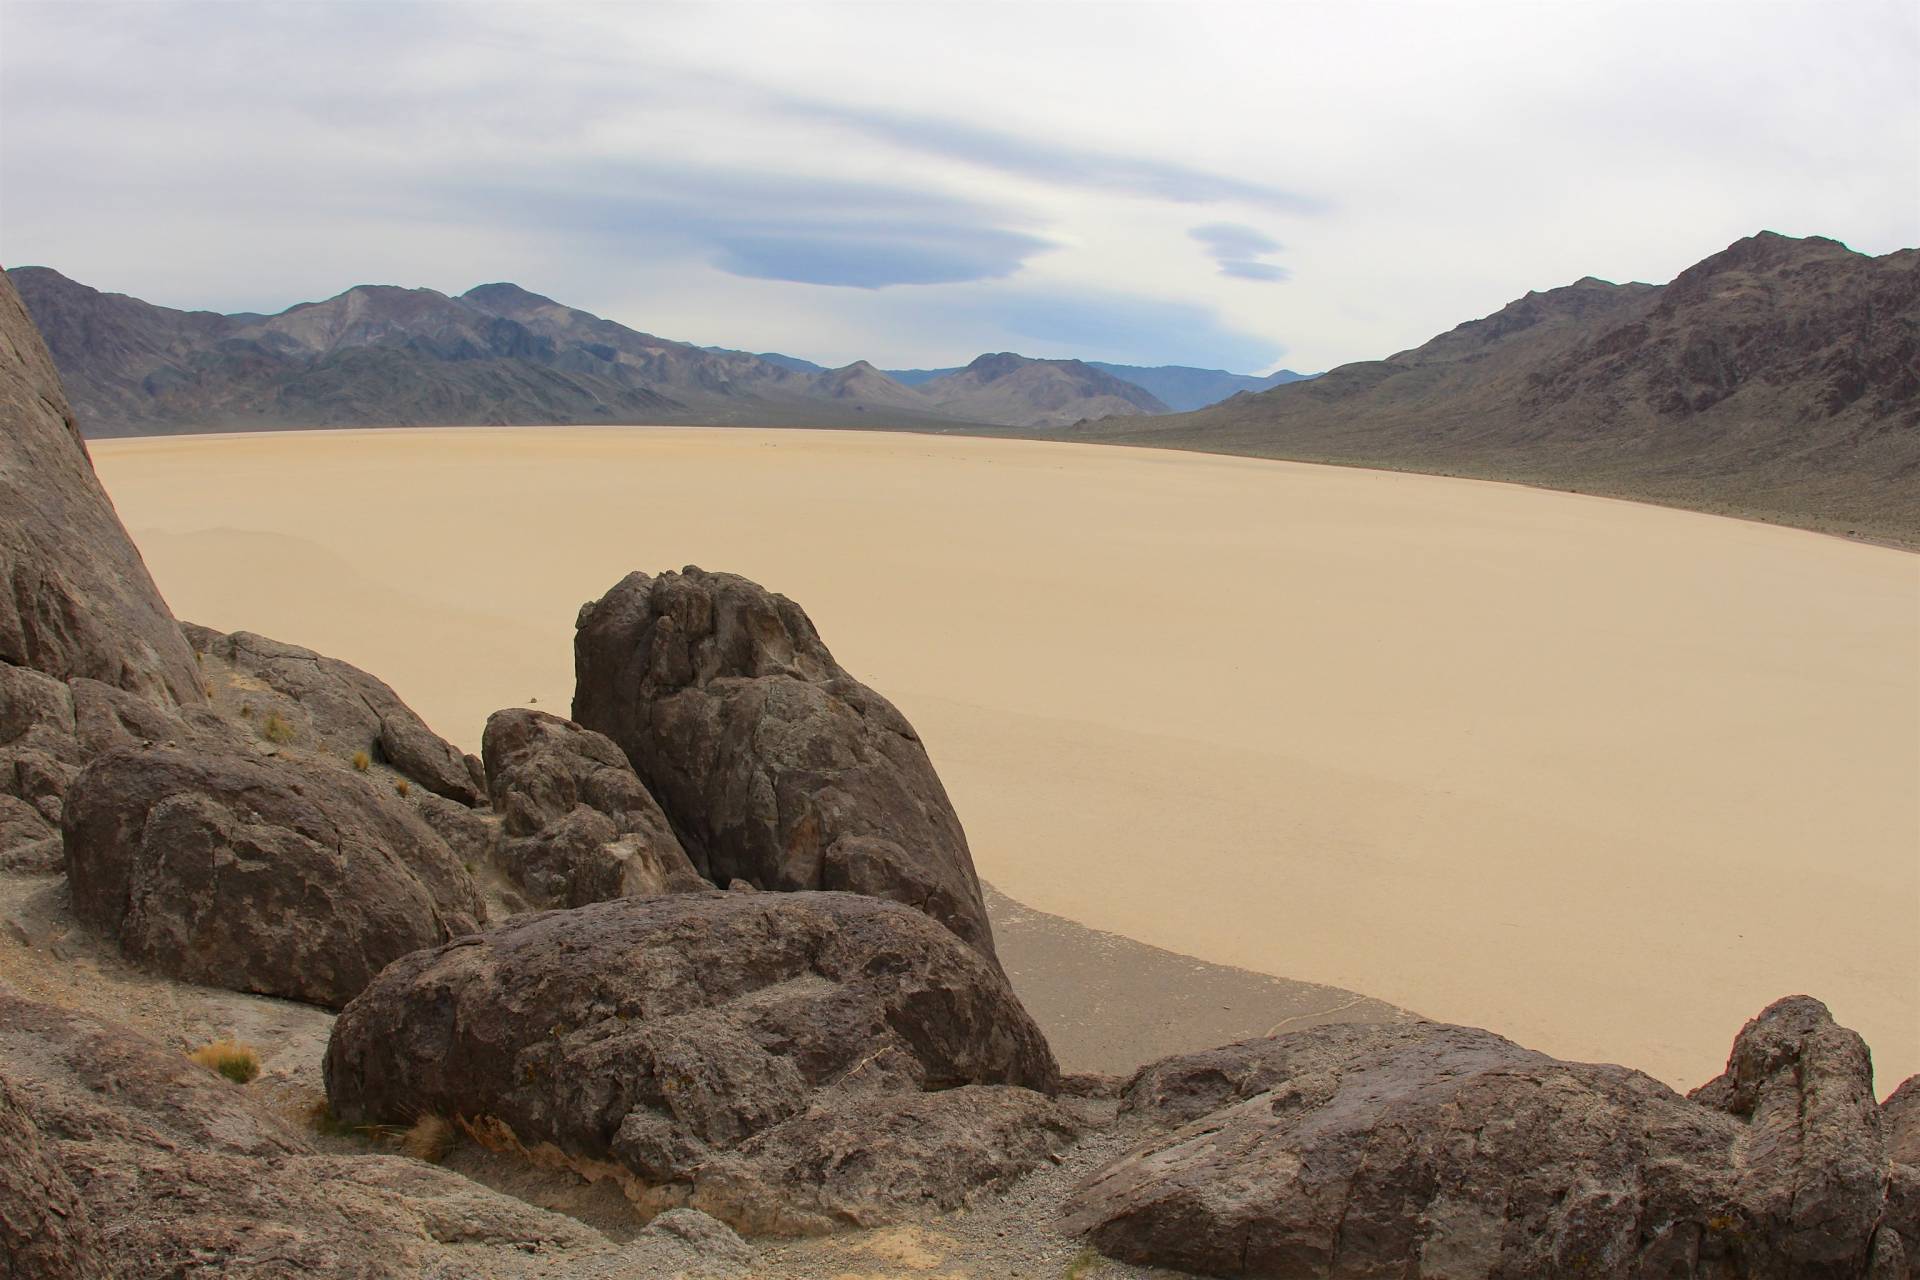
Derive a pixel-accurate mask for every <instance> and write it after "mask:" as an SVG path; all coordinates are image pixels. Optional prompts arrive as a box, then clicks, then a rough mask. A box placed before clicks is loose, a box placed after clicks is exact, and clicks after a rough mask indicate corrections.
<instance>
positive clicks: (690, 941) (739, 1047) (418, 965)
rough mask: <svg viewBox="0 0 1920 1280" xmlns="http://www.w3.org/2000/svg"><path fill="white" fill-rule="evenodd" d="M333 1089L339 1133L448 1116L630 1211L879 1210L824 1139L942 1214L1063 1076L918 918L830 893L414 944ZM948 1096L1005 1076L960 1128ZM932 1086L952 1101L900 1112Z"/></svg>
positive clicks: (762, 1220) (1032, 1155) (998, 1171)
mask: <svg viewBox="0 0 1920 1280" xmlns="http://www.w3.org/2000/svg"><path fill="white" fill-rule="evenodd" d="M326 1080H327V1094H328V1097H329V1099H330V1100H331V1101H332V1105H333V1108H334V1111H335V1113H336V1114H338V1115H339V1116H340V1117H341V1118H342V1119H343V1120H346V1121H348V1122H349V1123H355V1124H368V1123H373V1124H382V1123H394V1122H399V1121H404V1120H407V1119H410V1118H411V1117H413V1116H416V1115H419V1114H422V1113H425V1112H433V1113H438V1114H442V1115H449V1116H460V1117H465V1118H467V1119H469V1120H470V1121H473V1122H475V1123H483V1124H485V1125H486V1126H489V1127H491V1129H492V1130H493V1131H494V1132H495V1133H496V1135H497V1136H498V1137H499V1139H500V1140H501V1141H502V1142H505V1143H508V1144H511V1145H517V1146H520V1147H524V1148H526V1149H528V1150H530V1151H533V1152H535V1153H536V1154H540V1155H543V1156H544V1157H548V1158H558V1159H561V1160H564V1161H566V1162H568V1163H570V1164H572V1166H573V1167H575V1168H577V1169H579V1170H581V1171H583V1172H585V1173H588V1174H589V1175H590V1176H595V1177H601V1176H607V1175H608V1173H609V1172H611V1173H612V1174H613V1175H614V1176H617V1177H618V1178H619V1179H620V1180H621V1182H622V1184H623V1185H624V1186H625V1188H626V1190H627V1192H628V1194H629V1195H630V1196H632V1197H633V1198H634V1199H635V1200H636V1201H638V1202H640V1203H642V1204H643V1205H651V1206H652V1207H655V1208H660V1207H667V1206H671V1205H674V1204H681V1203H687V1202H689V1201H691V1202H693V1203H694V1204H695V1205H696V1206H697V1207H699V1208H702V1209H705V1210H706V1211H707V1212H709V1213H712V1214H714V1215H715V1216H718V1217H722V1218H725V1219H727V1220H729V1221H731V1222H734V1223H736V1224H738V1225H743V1226H746V1227H748V1228H749V1229H755V1230H808V1229H813V1228H815V1227H818V1226H820V1225H823V1224H826V1223H831V1222H835V1221H855V1220H865V1221H872V1220H873V1219H874V1218H875V1217H876V1216H880V1215H883V1214H884V1213H885V1212H886V1208H887V1206H886V1204H883V1203H881V1202H882V1201H884V1199H885V1197H884V1196H882V1195H880V1194H879V1193H877V1192H874V1191H873V1190H871V1189H870V1188H869V1187H867V1186H866V1185H864V1183H863V1181H862V1180H861V1179H855V1178H851V1177H849V1178H848V1179H847V1180H846V1181H845V1183H844V1185H845V1187H846V1188H847V1190H846V1192H845V1196H844V1198H835V1193H834V1192H833V1190H832V1188H830V1187H829V1188H826V1189H824V1190H823V1189H822V1184H821V1183H820V1181H819V1180H820V1179H821V1178H823V1177H827V1176H829V1175H828V1173H827V1172H825V1171H826V1170H829V1169H831V1168H832V1167H833V1166H834V1165H835V1164H836V1163H837V1161H836V1158H835V1157H834V1156H833V1154H832V1153H833V1152H835V1151H845V1150H847V1149H849V1148H851V1149H859V1150H867V1151H872V1152H878V1153H881V1154H880V1155H879V1157H878V1158H879V1160H880V1162H881V1164H882V1165H883V1166H884V1167H885V1168H886V1169H887V1171H888V1172H887V1174H886V1177H885V1178H884V1179H883V1180H884V1181H887V1182H890V1183H897V1185H898V1187H899V1191H898V1193H897V1197H896V1199H895V1201H893V1202H892V1203H893V1204H894V1206H895V1207H898V1206H899V1201H900V1200H901V1199H910V1200H912V1201H913V1202H914V1204H915V1205H916V1206H917V1205H920V1204H922V1203H924V1202H927V1201H931V1202H935V1203H958V1202H961V1201H963V1200H964V1199H965V1198H966V1196H967V1195H968V1194H969V1193H970V1192H972V1191H974V1190H977V1189H978V1187H979V1186H980V1185H982V1184H983V1183H995V1182H999V1181H1002V1180H1004V1179H1005V1178H1007V1177H1009V1176H1011V1171H1017V1170H1020V1169H1024V1168H1027V1167H1031V1164H1032V1163H1033V1162H1034V1161H1035V1160H1037V1159H1040V1158H1043V1154H1042V1153H1043V1151H1044V1148H1045V1147H1046V1146H1047V1139H1046V1137H1045V1136H1044V1135H1047V1134H1048V1133H1049V1128H1048V1126H1049V1125H1050V1124H1052V1125H1055V1126H1056V1127H1059V1126H1064V1125H1065V1124H1066V1123H1067V1122H1066V1121H1064V1120H1054V1119H1045V1118H1043V1117H1051V1116H1052V1114H1053V1113H1052V1111H1051V1106H1052V1104H1051V1103H1049V1102H1048V1100H1047V1099H1045V1098H1043V1097H1040V1096H1039V1094H1040V1093H1045V1092H1050V1091H1052V1090H1053V1089H1054V1088H1056V1087H1057V1085H1058V1081H1059V1073H1058V1070H1057V1068H1056V1066H1055V1064H1054V1060H1053V1056H1052V1054H1051V1053H1050V1052H1049V1051H1048V1049H1047V1045H1046V1041H1045V1039H1044V1038H1043V1037H1042V1036H1041V1033H1040V1031H1039V1029H1038V1028H1037V1027H1035V1025H1034V1024H1033V1022H1032V1020H1031V1019H1030V1018H1029V1017H1028V1016H1027V1014H1026V1011H1025V1010H1024V1009H1022V1008H1021V1007H1020V1003H1019V1001H1018V999H1016V998H1015V996H1014V995H1013V992H1012V991H1011V990H1010V989H1009V988H1008V986H1007V983H1006V979H1005V978H1004V977H1003V976H1002V975H1001V974H1000V972H999V970H998V968H997V967H996V966H994V965H993V964H991V963H990V962H989V961H988V960H986V959H985V958H984V957H982V956H981V955H979V954H978V953H977V952H975V951H974V950H972V949H971V948H969V947H967V946H965V945H964V944H962V943H961V942H959V941H958V940H956V939H955V938H954V936H953V935H952V934H951V933H949V932H948V931H947V930H945V929H943V928H941V927H940V926H938V925H936V924H934V923H933V922H932V921H930V920H928V919H927V918H926V917H925V916H923V915H921V914H920V913H918V912H915V911H912V910H909V909H907V908H905V907H902V906H900V905H898V904H895V903H890V902H884V901H881V900H878V899H875V898H868V897H862V896H857V895H852V894H842V893H792V894H773V893H744V892H733V893H727V892H720V891H709V892H706V893H687V894H676V895H672V896H668V897H658V898H624V899H619V900H615V901H610V902H601V903H595V904H593V905H590V906H585V907H578V908H575V909H573V910H569V911H550V912H544V913H541V914H538V915H530V916H520V917H516V918H514V919H512V920H509V921H507V922H506V923H505V924H503V925H500V926H498V927H497V928H494V929H492V930H490V931H488V932H487V933H484V934H481V935H479V936H476V937H472V938H463V939H460V940H459V941H457V942H454V943H451V944H449V945H446V946H442V947H439V948H437V949H435V950H432V951H423V952H419V953H417V954H415V955H411V956H407V957H405V958H403V959H401V960H399V961H397V962H396V963H394V964H393V965H392V966H391V967H389V968H388V969H387V970H386V972H384V973H382V974H381V975H380V977H379V978H378V979H376V980H375V981H374V983H373V984H372V985H371V986H369V987H368V988H367V990H366V991H365V992H363V993H362V994H361V995H360V996H359V997H358V998H357V999H355V1000H354V1001H353V1002H352V1003H351V1004H349V1005H348V1006H347V1007H346V1009H344V1010H343V1011H342V1012H341V1015H340V1018H339V1020H338V1021H337V1022H336V1023H335V1025H334V1030H333V1037H332V1040H331V1043H330V1044H329V1045H328V1049H327V1057H326ZM966 1085H999V1086H1015V1088H1014V1089H1012V1090H995V1091H989V1093H988V1094H987V1095H986V1096H985V1097H984V1098H983V1100H982V1101H980V1103H979V1104H978V1107H977V1108H974V1110H975V1111H976V1112H977V1114H976V1115H974V1116H973V1117H972V1118H971V1119H970V1118H969V1116H968V1105H967V1099H968V1095H966V1094H963V1093H962V1092H961V1091H960V1086H966ZM1029 1091H1037V1092H1034V1093H1032V1095H1031V1097H1027V1096H1026V1095H1027V1094H1028V1092H1029ZM935 1092H943V1096H944V1094H951V1095H952V1097H951V1098H950V1099H948V1100H947V1105H950V1106H951V1107H952V1108H953V1109H952V1110H949V1111H946V1112H945V1113H944V1114H935V1112H938V1111H939V1110H940V1107H939V1106H938V1105H929V1104H926V1103H925V1102H924V1100H921V1101H918V1102H916V1101H915V1100H916V1099H921V1095H923V1094H930V1093H935ZM1006 1092H1011V1093H1014V1094H1016V1095H1021V1097H1022V1101H1020V1102H1017V1103H1009V1102H1007V1101H1006V1100H1005V1099H1004V1098H1003V1097H1002V1094H1004V1093H1006ZM902 1108H905V1110H904V1111H903V1110H902ZM915 1108H922V1109H923V1110H925V1111H926V1112H927V1117H928V1122H927V1124H926V1125H925V1127H924V1128H922V1129H921V1131H920V1132H921V1138H922V1141H920V1142H919V1143H917V1144H916V1143H912V1142H904V1141H900V1140H898V1139H893V1140H889V1141H888V1142H885V1143H881V1142H866V1141H864V1140H863V1141H861V1142H849V1140H848V1139H849V1136H850V1135H852V1134H855V1133H859V1134H865V1135H877V1134H879V1133H881V1132H883V1131H884V1130H885V1129H886V1128H887V1126H888V1125H889V1124H890V1123H891V1124H895V1125H896V1126H897V1127H898V1128H899V1129H900V1130H901V1131H903V1132H904V1131H910V1130H912V1129H914V1127H915V1124H916V1121H915V1119H914V1112H915ZM989 1112H991V1113H993V1114H1001V1115H1004V1114H1020V1115H1022V1116H1024V1117H1025V1120H1023V1122H1022V1124H1021V1125H1014V1126H1010V1125H1005V1124H998V1125H996V1124H995V1123H994V1122H992V1121H991V1120H990V1119H988V1118H983V1117H986V1116H987V1115H988V1113H989ZM889 1116H892V1117H895V1119H894V1120H892V1121H889V1120H888V1119H886V1117H889ZM834 1117H840V1118H838V1119H836V1118H834ZM1027 1121H1036V1122H1037V1127H1033V1126H1029V1125H1028V1124H1027V1123H1026V1122H1027ZM1030 1128H1031V1131H1030V1132H1029V1129H1030ZM1035 1134H1039V1135H1042V1136H1041V1138H1040V1139H1039V1140H1036V1138H1035ZM987 1148H992V1150H991V1151H989V1150H987ZM852 1167H853V1166H849V1170H850V1171H851V1169H852ZM930 1184H932V1185H937V1186H938V1187H939V1188H940V1189H939V1190H938V1191H932V1190H928V1187H929V1185H930ZM744 1187H751V1188H754V1189H755V1191H754V1193H753V1194H752V1195H750V1196H747V1197H745V1201H746V1202H743V1200H742V1199H741V1198H740V1197H738V1196H736V1195H735V1194H733V1193H732V1191H731V1190H730V1189H738V1188H744ZM790 1188H791V1189H793V1191H794V1198H793V1201H792V1203H790V1204H789V1203H785V1202H784V1201H783V1195H784V1193H785V1192H786V1191H787V1190H788V1189H790ZM768 1197H771V1198H768Z"/></svg>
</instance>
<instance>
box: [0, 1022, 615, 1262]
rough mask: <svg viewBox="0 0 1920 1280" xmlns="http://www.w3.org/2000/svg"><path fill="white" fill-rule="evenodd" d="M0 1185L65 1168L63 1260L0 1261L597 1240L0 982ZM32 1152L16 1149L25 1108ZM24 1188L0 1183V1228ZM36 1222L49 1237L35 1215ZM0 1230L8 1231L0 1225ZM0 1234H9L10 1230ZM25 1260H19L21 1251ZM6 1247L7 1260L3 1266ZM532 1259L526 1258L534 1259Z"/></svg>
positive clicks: (349, 1253) (346, 1257)
mask: <svg viewBox="0 0 1920 1280" xmlns="http://www.w3.org/2000/svg"><path fill="white" fill-rule="evenodd" d="M0 1070H4V1072H5V1073H6V1075H7V1076H8V1077H9V1083H10V1085H11V1088H10V1089H9V1088H7V1087H6V1086H5V1085H0V1152H4V1155H3V1156H0V1191H5V1192H11V1190H12V1188H13V1186H14V1185H15V1184H16V1183H18V1182H21V1181H22V1180H23V1179H26V1178H32V1179H34V1184H35V1185H36V1186H44V1187H51V1188H53V1189H54V1194H55V1195H56V1197H58V1196H60V1195H61V1191H60V1188H61V1184H63V1183H64V1185H65V1190H66V1191H67V1192H70V1193H71V1197H72V1198H71V1199H61V1200H60V1205H61V1209H60V1213H61V1218H60V1220H61V1222H63V1223H65V1224H66V1226H67V1228H68V1230H69V1233H70V1238H69V1240H68V1241H67V1242H66V1244H67V1245H68V1246H77V1247H82V1248H84V1245H85V1241H84V1239H83V1237H84V1236H85V1235H86V1234H87V1233H89V1232H90V1234H91V1237H92V1240H93V1244H92V1249H93V1251H94V1254H96V1255H97V1256H98V1258H99V1259H101V1260H104V1261H106V1263H107V1265H105V1266H101V1265H92V1266H83V1265H80V1263H81V1262H83V1261H84V1260H85V1259H86V1258H88V1257H89V1256H90V1255H89V1254H88V1253H86V1252H84V1251H82V1252H77V1253H75V1252H72V1251H71V1249H70V1250H69V1254H68V1256H70V1257H72V1258H73V1259H74V1260H75V1265H74V1266H72V1267H69V1268H68V1269H67V1270H60V1269H59V1268H58V1267H57V1266H54V1265H52V1264H50V1263H47V1262H46V1260H45V1258H44V1257H42V1256H38V1255H35V1254H33V1253H31V1252H27V1253H21V1252H20V1251H19V1250H17V1249H16V1250H14V1252H12V1253H4V1252H0V1275H6V1276H13V1275H22V1276H34V1277H36V1278H37V1277H40V1276H83V1277H94V1276H107V1275H111V1276H114V1277H116V1280H147V1278H148V1277H152V1278H153V1280H161V1278H162V1277H175V1276H181V1275H221V1276H260V1277H268V1276H273V1277H283V1276H313V1277H322V1278H325V1280H333V1278H338V1280H347V1278H349V1277H351V1278H352V1280H372V1278H380V1280H385V1278H387V1277H392V1278H394V1280H400V1278H401V1277H417V1276H420V1275H427V1274H436V1275H486V1276H496V1275H497V1276H506V1275H520V1274H525V1272H523V1271H522V1270H521V1269H520V1267H519V1265H518V1260H519V1259H521V1258H525V1257H528V1256H529V1255H531V1254H533V1253H536V1252H546V1251H555V1252H558V1251H572V1252H573V1253H574V1254H575V1255H576V1256H580V1257H588V1256H593V1255H595V1254H601V1253H605V1252H607V1249H606V1244H605V1241H604V1240H602V1239H600V1238H599V1237H597V1236H596V1235H595V1234H594V1233H593V1232H591V1231H589V1230H587V1229H586V1228H584V1227H581V1226H579V1225H578V1224H576V1223H574V1222H571V1221H570V1220H568V1219H565V1218H561V1217H558V1216H556V1215H553V1214H549V1213H546V1212H543V1211H542V1210H539V1209H535V1208H532V1207H531V1206H528V1205H526V1204H523V1203H521V1202H519V1201H517V1200H512V1199H509V1198H507V1197H505V1196H500V1195H496V1194H494V1193H492V1192H489V1191H487V1190H484V1189H483V1188H481V1187H479V1186H477V1185H475V1184H474V1183H472V1182H469V1181H467V1180H466V1179H464V1178H461V1177H459V1176H457V1175H455V1174H452V1173H448V1172H446V1171H445V1170H441V1169H437V1168H434V1167H432V1166H430V1165H426V1164H422V1163H420V1162H419V1161H415V1160H407V1159H402V1158H400V1157H396V1156H387V1155H367V1154H356V1155H350V1156H323V1155H318V1154H316V1153H315V1152H314V1150H313V1146H312V1144H311V1142H310V1141H309V1140H308V1138H307V1137H305V1136H303V1135H302V1134H301V1133H299V1132H297V1131H295V1130H294V1129H293V1128H292V1127H290V1126H289V1125H288V1124H287V1123H286V1122H285V1121H283V1120H282V1119H280V1118H279V1117H278V1116H277V1115H276V1114H275V1113H274V1111H273V1109H272V1108H271V1107H270V1106H268V1105H267V1104H266V1103H265V1102H264V1101H262V1100H260V1099H259V1097H258V1096H257V1089H258V1086H251V1087H241V1086H238V1085H234V1084H232V1083H230V1082H228V1081H226V1080H223V1079H221V1078H220V1077H218V1076H216V1075H215V1074H213V1073H212V1072H210V1071H208V1070H207V1069H206V1068H204V1067H201V1066H198V1065H195V1064H194V1063H192V1062H190V1061H188V1059H187V1058H186V1057H185V1056H184V1055H183V1054H181V1053H179V1052H176V1051H173V1050H170V1049H168V1048H166V1047H165V1046H163V1045H161V1044H158V1043H156V1042H155V1041H153V1040H151V1039H149V1038H147V1037H146V1036H143V1035H141V1034H140V1033H138V1032H136V1031H134V1030H132V1029H131V1028H128V1027H126V1026H120V1025H116V1024H112V1023H108V1022H104V1021H100V1020H97V1019H94V1018H90V1017H86V1016H84V1015H81V1014H78V1013H74V1012H71V1011H68V1010H63V1009H57V1008H54V1007H52V1006H48V1005H44V1004H38V1003H35V1002H32V1001H26V1000H21V999H18V998H16V997H13V996H10V995H7V994H6V993H5V992H4V991H0ZM23 1124H24V1125H31V1126H32V1127H33V1131H34V1132H35V1133H37V1139H38V1147H39V1155H38V1159H37V1161H36V1160H32V1159H28V1160H25V1161H23V1160H21V1159H16V1158H14V1157H15V1156H16V1155H17V1154H19V1151H18V1149H17V1148H16V1149H8V1148H9V1145H10V1144H11V1143H13V1142H15V1141H17V1139H18V1137H19V1134H20V1132H21V1126H22V1125H23ZM32 1203H34V1202H32V1201H30V1200H23V1199H20V1198H16V1197H15V1196H13V1195H12V1194H6V1195H4V1196H0V1224H4V1225H0V1233H4V1232H5V1231H7V1230H10V1229H12V1228H13V1227H14V1226H15V1225H16V1224H17V1223H19V1222H23V1221H26V1219H25V1217H24V1216H21V1217H16V1214H21V1215H24V1213H25V1212H26V1211H28V1210H29V1209H30V1207H31V1205H32ZM33 1231H34V1235H33V1239H35V1240H37V1241H41V1242H49V1241H57V1237H55V1236H54V1235H52V1234H51V1230H50V1229H48V1228H47V1227H46V1225H45V1224H34V1226H33ZM0 1238H3V1237H0ZM6 1244H7V1247H8V1248H12V1247H13V1242H12V1241H11V1240H8V1241H6ZM22 1258H25V1259H28V1261H27V1262H26V1263H25V1264H24V1265H23V1263H22V1261H21V1259H22ZM9 1264H11V1265H12V1266H14V1268H15V1270H13V1271H8V1270H6V1269H5V1267H6V1266H7V1265H9ZM529 1270H531V1269H529Z"/></svg>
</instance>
